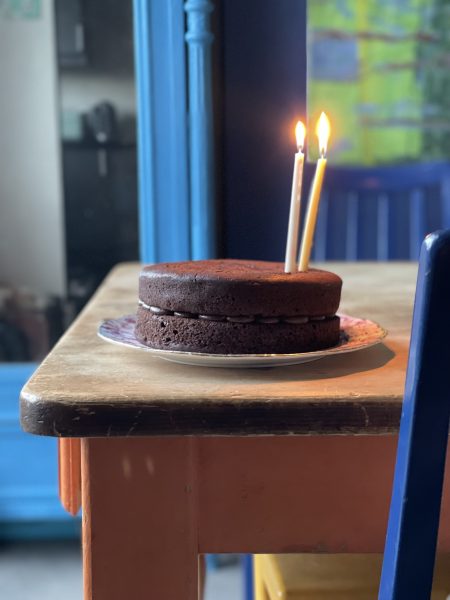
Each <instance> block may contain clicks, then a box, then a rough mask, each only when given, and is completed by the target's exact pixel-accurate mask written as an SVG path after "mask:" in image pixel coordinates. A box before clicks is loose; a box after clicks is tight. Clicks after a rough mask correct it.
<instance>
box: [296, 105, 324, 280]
mask: <svg viewBox="0 0 450 600" xmlns="http://www.w3.org/2000/svg"><path fill="white" fill-rule="evenodd" d="M316 131H317V136H318V138H319V149H320V158H319V160H318V161H317V167H316V172H315V174H314V179H313V182H312V186H311V190H310V193H309V201H308V210H307V214H306V220H305V227H304V230H303V239H302V245H301V249H300V256H299V266H298V270H299V271H307V270H308V268H309V259H310V257H311V249H312V243H313V239H314V231H315V229H316V223H317V214H318V212H319V202H320V194H321V191H322V184H323V178H324V176H325V168H326V166H327V159H326V157H325V155H326V152H327V144H328V138H329V137H330V122H329V120H328V117H327V116H326V114H325V113H322V114H321V115H320V118H319V121H318V123H317V130H316Z"/></svg>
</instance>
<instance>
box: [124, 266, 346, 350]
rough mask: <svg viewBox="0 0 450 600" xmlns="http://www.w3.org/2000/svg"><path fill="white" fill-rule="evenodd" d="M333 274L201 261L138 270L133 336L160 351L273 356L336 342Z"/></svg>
mask: <svg viewBox="0 0 450 600" xmlns="http://www.w3.org/2000/svg"><path fill="white" fill-rule="evenodd" d="M341 287H342V281H341V279H340V278H339V277H338V276H337V275H335V274H334V273H330V272H329V271H321V270H318V269H310V270H309V271H307V272H305V273H284V264H283V263H276V262H265V261H247V260H229V259H228V260H203V261H188V262H178V263H160V264H156V265H150V266H147V267H144V268H143V270H142V272H141V274H140V277H139V306H138V312H137V322H136V337H137V338H138V339H139V340H140V341H141V342H143V343H144V344H146V345H148V346H151V347H153V348H159V349H164V350H183V351H190V352H207V353H213V354H254V353H255V354H273V353H277V354H279V353H294V352H308V351H312V350H319V349H322V348H327V347H329V346H333V345H335V344H337V342H338V340H339V317H337V316H336V311H337V309H338V307H339V301H340V296H341Z"/></svg>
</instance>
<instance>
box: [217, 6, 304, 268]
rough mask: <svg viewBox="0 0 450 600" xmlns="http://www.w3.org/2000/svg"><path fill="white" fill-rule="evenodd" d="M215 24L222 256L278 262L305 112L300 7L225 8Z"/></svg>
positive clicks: (302, 17)
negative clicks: (219, 66)
mask: <svg viewBox="0 0 450 600" xmlns="http://www.w3.org/2000/svg"><path fill="white" fill-rule="evenodd" d="M221 18H222V31H221V37H222V40H221V43H222V52H223V59H222V60H223V98H222V101H221V104H222V108H221V110H222V111H223V118H224V123H223V147H222V158H223V161H222V163H223V164H222V198H223V203H224V207H223V213H224V223H223V227H224V230H225V240H224V242H225V249H224V250H225V255H226V256H228V257H235V258H241V257H242V258H261V259H272V260H282V259H283V258H284V252H285V243H286V228H287V220H288V210H289V198H290V187H291V179H292V168H293V161H294V153H295V140H294V125H295V121H296V120H297V119H298V117H299V116H304V115H305V112H306V25H305V24H306V2H303V1H302V2H295V1H294V0H277V1H276V2H275V1H274V0H259V1H258V2H257V3H255V2H242V0H224V2H223V4H222V15H221Z"/></svg>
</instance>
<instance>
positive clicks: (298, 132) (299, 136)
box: [295, 121, 306, 151]
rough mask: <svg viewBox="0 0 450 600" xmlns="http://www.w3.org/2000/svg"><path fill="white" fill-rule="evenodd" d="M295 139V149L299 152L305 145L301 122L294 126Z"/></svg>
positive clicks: (304, 130) (304, 133)
mask: <svg viewBox="0 0 450 600" xmlns="http://www.w3.org/2000/svg"><path fill="white" fill-rule="evenodd" d="M295 137H296V139H297V148H298V149H299V151H300V150H303V146H304V145H305V137H306V127H305V126H304V125H303V123H302V122H301V121H297V125H296V126H295Z"/></svg>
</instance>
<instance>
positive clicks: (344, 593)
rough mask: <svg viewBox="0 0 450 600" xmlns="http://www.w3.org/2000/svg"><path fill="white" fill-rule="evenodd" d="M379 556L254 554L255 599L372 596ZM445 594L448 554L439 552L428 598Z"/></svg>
mask: <svg viewBox="0 0 450 600" xmlns="http://www.w3.org/2000/svg"><path fill="white" fill-rule="evenodd" d="M382 560H383V557H382V555H381V554H256V555H255V557H254V577H255V600H328V599H329V600H376V598H377V593H378V587H379V583H380V574H381V563H382ZM449 595H450V555H448V554H443V555H440V556H439V557H438V560H437V564H436V571H435V577H434V585H433V592H432V594H431V600H447V598H448V596H449ZM402 598H406V600H409V599H410V598H414V599H417V600H418V599H419V596H415V595H409V596H402ZM420 598H421V599H422V596H421V597H420ZM423 598H424V597H423ZM426 598H430V596H427V597H426Z"/></svg>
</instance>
